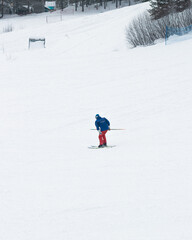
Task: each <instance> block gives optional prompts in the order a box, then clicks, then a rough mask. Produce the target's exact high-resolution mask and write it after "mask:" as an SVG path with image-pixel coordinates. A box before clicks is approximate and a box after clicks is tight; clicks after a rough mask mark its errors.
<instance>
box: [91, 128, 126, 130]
mask: <svg viewBox="0 0 192 240" xmlns="http://www.w3.org/2000/svg"><path fill="white" fill-rule="evenodd" d="M90 130H97V129H94V128H91V129H90ZM110 130H125V129H124V128H110Z"/></svg>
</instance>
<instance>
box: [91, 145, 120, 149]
mask: <svg viewBox="0 0 192 240" xmlns="http://www.w3.org/2000/svg"><path fill="white" fill-rule="evenodd" d="M113 147H116V145H108V146H105V147H100V148H99V147H98V146H90V147H88V148H89V149H103V148H113Z"/></svg>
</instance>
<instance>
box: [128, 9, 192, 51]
mask: <svg viewBox="0 0 192 240" xmlns="http://www.w3.org/2000/svg"><path fill="white" fill-rule="evenodd" d="M189 25H192V8H189V9H187V10H185V11H183V12H180V13H174V14H169V15H168V16H165V17H163V18H160V19H158V20H153V19H152V18H151V17H150V14H149V13H148V12H145V13H144V14H142V15H140V16H138V17H137V18H136V19H134V20H133V21H132V22H131V24H130V25H129V26H128V27H127V29H126V37H127V41H128V42H129V44H130V45H131V46H132V47H137V46H148V45H152V44H154V43H155V41H156V40H157V39H161V38H165V34H166V26H169V27H173V28H182V27H187V26H189Z"/></svg>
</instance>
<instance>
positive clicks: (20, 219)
mask: <svg viewBox="0 0 192 240" xmlns="http://www.w3.org/2000/svg"><path fill="white" fill-rule="evenodd" d="M147 7H148V5H147V4H138V5H135V6H132V7H126V8H122V9H118V10H113V11H110V12H106V13H100V14H90V15H89V14H85V15H84V14H77V15H70V14H69V15H67V16H65V18H64V20H63V21H59V22H55V23H51V24H47V23H46V21H45V18H46V15H45V14H40V15H32V16H26V17H22V18H12V19H8V20H7V19H5V20H2V21H1V22H0V28H2V27H3V26H4V25H6V24H12V25H13V26H14V31H12V32H9V33H1V34H0V66H1V67H0V110H1V114H0V132H1V134H0V146H1V147H0V195H1V198H0V213H1V214H0V239H1V240H13V239H14V240H45V239H46V240H53V239H55V240H64V239H65V240H77V239H78V240H98V239H99V240H106V239H108V240H127V239H130V240H172V239H174V240H181V239H182V240H189V239H191V238H192V230H191V225H192V206H191V202H192V194H191V187H192V175H191V169H192V162H191V159H192V150H191V145H192V128H191V118H192V110H191V106H192V95H191V92H192V81H191V68H190V65H191V62H190V59H191V54H190V49H192V41H191V39H188V40H186V41H179V42H176V43H174V44H170V45H167V46H165V44H164V43H163V42H162V43H158V44H157V45H154V46H151V47H144V48H136V49H130V48H129V46H128V45H127V42H126V36H125V28H126V26H127V25H128V24H129V22H130V21H131V19H132V18H133V17H134V16H136V15H137V14H139V13H141V12H143V11H144V10H145V9H146V8H147ZM33 36H37V37H39V36H42V37H45V38H46V48H45V49H34V50H28V39H29V38H30V37H33ZM97 113H99V114H100V115H101V116H105V117H107V118H108V119H109V120H110V122H111V127H112V128H125V129H126V130H125V131H110V132H108V133H107V139H108V143H109V144H111V145H117V146H116V147H115V148H112V149H99V150H90V149H88V146H90V145H97V144H99V142H98V134H97V132H96V131H90V129H91V128H94V121H95V114H97Z"/></svg>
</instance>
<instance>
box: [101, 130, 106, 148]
mask: <svg viewBox="0 0 192 240" xmlns="http://www.w3.org/2000/svg"><path fill="white" fill-rule="evenodd" d="M107 131H108V130H106V131H103V132H101V134H99V141H100V145H103V144H104V143H106V144H107V140H106V137H105V134H106V133H107Z"/></svg>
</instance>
